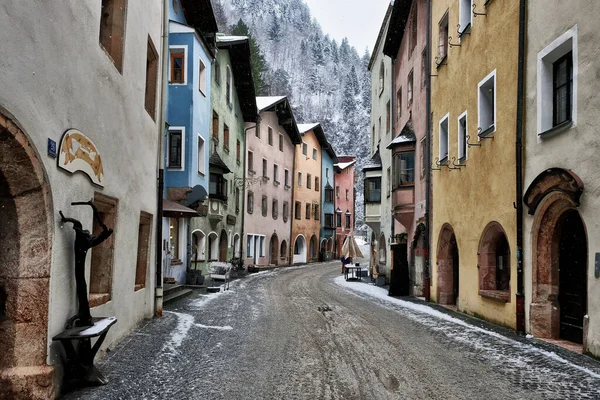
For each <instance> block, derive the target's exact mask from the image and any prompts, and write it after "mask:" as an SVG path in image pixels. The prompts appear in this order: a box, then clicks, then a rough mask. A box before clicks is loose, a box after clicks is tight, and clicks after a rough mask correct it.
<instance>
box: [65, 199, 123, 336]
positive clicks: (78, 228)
mask: <svg viewBox="0 0 600 400" xmlns="http://www.w3.org/2000/svg"><path fill="white" fill-rule="evenodd" d="M71 205H73V206H82V205H88V206H90V207H92V210H94V220H96V221H98V222H99V223H100V226H101V227H102V232H100V234H98V235H92V234H91V233H90V231H88V230H86V229H83V225H82V224H81V222H79V221H78V220H76V219H74V218H66V217H65V216H64V215H63V213H62V211H59V214H60V217H61V222H62V223H63V224H64V223H71V224H73V230H74V231H75V246H74V250H75V284H76V291H77V300H78V302H79V311H78V312H77V314H75V315H74V316H72V317H71V318H69V320H68V321H67V324H66V326H65V329H71V328H75V327H84V326H92V325H93V322H92V315H91V314H90V303H89V301H88V296H87V284H86V283H85V258H86V256H87V252H88V250H89V249H91V248H92V247H94V246H98V245H99V244H100V243H102V242H104V241H105V240H106V239H108V238H109V237H110V235H112V233H113V230H112V229H111V228H108V227H107V226H106V225H105V224H104V222H103V221H102V218H101V217H100V214H99V213H98V209H97V208H96V206H95V205H94V203H93V202H92V201H87V202H76V203H71Z"/></svg>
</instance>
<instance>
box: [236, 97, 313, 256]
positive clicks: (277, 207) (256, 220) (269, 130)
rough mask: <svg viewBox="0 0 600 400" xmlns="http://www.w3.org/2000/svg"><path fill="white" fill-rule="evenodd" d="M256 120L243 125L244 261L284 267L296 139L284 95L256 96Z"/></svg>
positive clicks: (296, 132) (296, 129) (291, 117)
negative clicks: (244, 165) (257, 113)
mask: <svg viewBox="0 0 600 400" xmlns="http://www.w3.org/2000/svg"><path fill="white" fill-rule="evenodd" d="M256 105H257V107H258V111H259V115H260V118H259V121H260V122H259V123H258V124H256V127H253V125H252V124H249V125H247V127H246V129H247V131H246V152H247V154H246V174H245V185H244V193H245V199H246V201H245V207H244V235H243V236H244V247H243V248H244V249H245V253H244V263H245V264H246V265H261V266H267V265H288V264H291V260H290V235H291V229H292V211H291V210H292V206H293V203H292V201H293V198H292V194H293V190H292V182H293V175H292V174H293V173H294V154H295V149H296V144H300V143H302V139H301V138H300V133H299V132H298V126H297V125H296V121H295V119H294V115H293V113H292V108H291V107H290V104H289V102H288V100H287V98H286V97H285V96H277V97H257V98H256Z"/></svg>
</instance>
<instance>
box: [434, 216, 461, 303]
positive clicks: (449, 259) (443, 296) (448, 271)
mask: <svg viewBox="0 0 600 400" xmlns="http://www.w3.org/2000/svg"><path fill="white" fill-rule="evenodd" d="M437 268H438V278H437V281H438V282H437V300H438V303H439V304H457V303H458V294H459V287H458V283H459V254H458V245H457V243H456V236H454V230H453V229H452V227H451V226H450V224H444V226H442V230H441V231H440V236H439V239H438V247H437Z"/></svg>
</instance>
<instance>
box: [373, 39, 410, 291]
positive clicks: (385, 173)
mask: <svg viewBox="0 0 600 400" xmlns="http://www.w3.org/2000/svg"><path fill="white" fill-rule="evenodd" d="M398 49H400V48H398ZM391 58H392V73H391V80H392V83H391V86H392V93H391V95H390V97H391V100H390V108H391V110H390V117H391V116H392V115H394V112H393V110H394V97H396V57H391ZM390 126H391V129H392V135H391V136H392V139H393V138H394V133H395V131H396V129H395V124H394V118H393V117H392V121H391V124H390ZM380 149H381V147H380ZM386 150H387V151H390V152H391V151H392V150H391V149H389V150H388V149H386ZM380 153H381V150H380ZM391 158H392V163H393V153H392V157H391ZM382 164H383V163H382ZM393 172H394V171H392V173H393ZM381 176H382V177H383V176H385V177H386V178H387V170H385V171H384V170H383V165H382V168H381ZM390 179H392V174H390ZM388 184H389V186H390V188H391V187H392V184H391V182H389V183H388ZM386 190H387V188H386ZM392 198H393V197H392ZM390 213H391V214H392V215H391V217H392V219H391V221H392V226H391V232H390V235H389V236H388V242H390V243H391V238H393V237H394V235H395V234H396V229H395V227H396V222H395V218H394V215H393V213H392V212H390ZM386 247H387V245H386ZM389 249H390V259H391V270H392V271H390V279H391V275H392V273H394V272H393V270H394V259H395V257H394V253H395V252H396V250H395V248H394V247H392V246H391V245H390V246H389ZM394 274H397V271H396V272H395V273H394ZM409 285H410V283H409Z"/></svg>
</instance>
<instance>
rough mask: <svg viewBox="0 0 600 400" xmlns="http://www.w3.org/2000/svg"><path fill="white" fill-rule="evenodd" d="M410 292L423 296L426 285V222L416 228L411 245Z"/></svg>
mask: <svg viewBox="0 0 600 400" xmlns="http://www.w3.org/2000/svg"><path fill="white" fill-rule="evenodd" d="M410 253H411V254H410V271H409V272H410V273H409V276H410V283H411V285H410V294H411V295H413V296H422V295H423V291H424V287H425V224H423V223H420V224H419V225H417V229H415V234H414V237H413V241H412V245H411V247H410Z"/></svg>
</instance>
